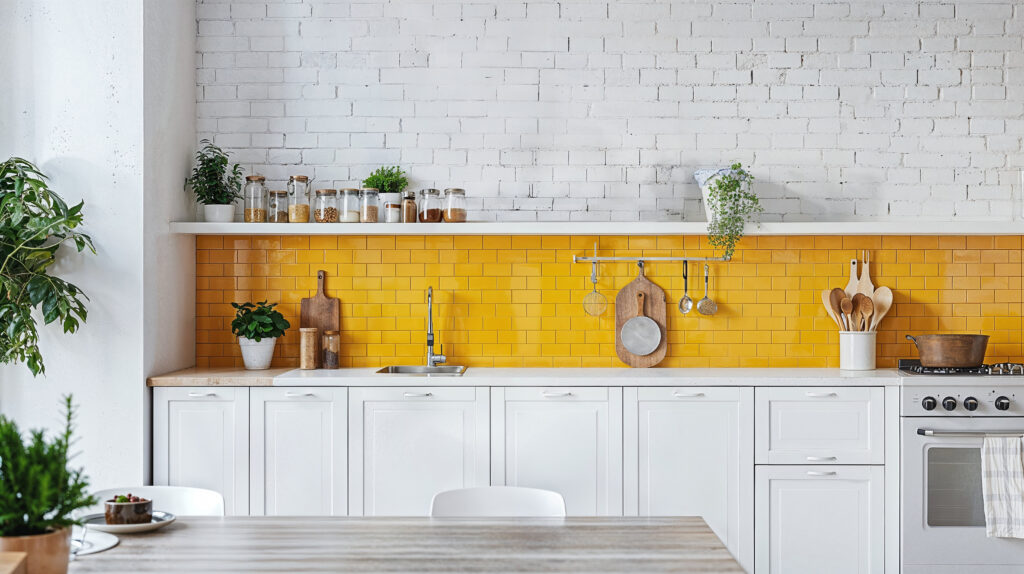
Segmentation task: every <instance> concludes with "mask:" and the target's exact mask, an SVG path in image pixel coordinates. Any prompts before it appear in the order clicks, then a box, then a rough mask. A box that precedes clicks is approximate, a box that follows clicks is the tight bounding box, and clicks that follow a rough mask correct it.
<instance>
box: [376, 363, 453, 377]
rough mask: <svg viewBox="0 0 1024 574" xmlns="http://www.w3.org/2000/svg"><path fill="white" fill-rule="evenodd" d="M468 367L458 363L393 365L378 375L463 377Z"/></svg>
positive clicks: (380, 371)
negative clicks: (434, 365) (429, 365)
mask: <svg viewBox="0 0 1024 574" xmlns="http://www.w3.org/2000/svg"><path fill="white" fill-rule="evenodd" d="M465 372H466V367H463V366H458V365H438V366H436V367H428V366H426V365H391V366H387V367H384V368H383V369H380V370H379V371H377V374H378V375H408V376H428V377H461V376H462V375H463V373H465Z"/></svg>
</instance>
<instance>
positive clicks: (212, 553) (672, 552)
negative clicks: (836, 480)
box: [69, 517, 743, 573]
mask: <svg viewBox="0 0 1024 574" xmlns="http://www.w3.org/2000/svg"><path fill="white" fill-rule="evenodd" d="M69 571H70V572H71V573H80V572H137V573H147V572H189V573H194V572H295V573H298V572H439V571H446V572H743V569H742V568H740V566H739V564H738V563H737V562H736V561H735V560H734V559H733V557H732V556H731V555H730V554H729V551H728V550H726V548H725V546H724V545H723V544H722V541H721V540H719V539H718V537H717V536H716V535H715V533H714V532H713V531H712V530H711V529H710V528H708V525H707V524H706V523H705V522H704V520H703V519H701V518H697V517H680V518H636V517H632V518H631V517H602V518H564V519H563V518H466V519H463V518H356V517H351V518H343V517H315V518H312V517H310V518H307V517H225V518H209V517H179V518H178V520H177V521H176V522H174V523H173V524H170V525H168V526H167V527H165V528H163V529H161V530H157V531H155V532H150V533H146V534H123V535H120V544H118V545H117V546H115V547H114V548H111V549H110V550H106V551H104V552H100V553H97V554H90V555H87V556H81V557H79V558H77V559H76V560H75V561H74V562H72V563H71V566H70V569H69Z"/></svg>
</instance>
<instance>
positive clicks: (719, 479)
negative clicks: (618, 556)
mask: <svg viewBox="0 0 1024 574" xmlns="http://www.w3.org/2000/svg"><path fill="white" fill-rule="evenodd" d="M753 419H754V390H753V388H751V387H741V388H736V387H732V388H730V387H707V388H696V387H678V388H671V387H645V388H625V389H623V429H624V434H623V437H624V439H623V459H624V461H625V472H624V474H623V483H624V487H623V492H624V497H625V500H624V508H625V514H626V515H627V516H701V517H703V518H704V520H705V522H707V523H708V525H709V526H710V527H711V529H712V530H714V531H715V534H717V535H718V537H719V538H720V539H721V540H722V541H723V542H724V543H725V545H726V546H727V547H728V548H729V551H730V552H732V554H733V556H734V557H736V559H737V560H738V561H739V562H740V564H741V565H742V566H743V567H744V568H745V569H746V570H748V571H752V570H753V555H754V497H753V494H754V423H753Z"/></svg>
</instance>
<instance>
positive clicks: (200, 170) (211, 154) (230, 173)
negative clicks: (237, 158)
mask: <svg viewBox="0 0 1024 574" xmlns="http://www.w3.org/2000/svg"><path fill="white" fill-rule="evenodd" d="M199 143H200V144H202V147H201V148H200V149H199V151H197V152H196V165H195V167H193V168H192V175H191V176H190V177H188V178H186V179H185V185H186V186H190V187H191V188H192V193H194V194H195V196H196V200H197V201H199V203H201V204H203V215H204V217H205V219H206V221H214V222H218V223H227V222H230V221H232V220H233V219H234V218H235V207H234V205H232V202H234V201H235V200H236V199H238V198H240V197H241V196H242V168H241V167H240V166H239V165H238V164H237V163H236V164H235V165H233V166H231V169H230V170H229V169H228V163H229V162H228V154H227V152H225V151H224V150H222V149H220V148H219V147H217V146H215V145H213V142H211V141H210V140H202V141H201V142H199Z"/></svg>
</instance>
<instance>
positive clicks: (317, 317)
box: [299, 269, 341, 366]
mask: <svg viewBox="0 0 1024 574" xmlns="http://www.w3.org/2000/svg"><path fill="white" fill-rule="evenodd" d="M326 277H327V272H326V271H324V270H322V269H321V270H320V271H317V272H316V295H313V296H312V297H306V298H304V299H303V300H302V302H301V304H300V307H299V327H315V328H316V329H317V330H318V331H317V334H316V339H317V353H316V357H317V361H316V362H317V366H319V365H320V351H319V347H320V345H319V342H320V341H321V340H322V339H323V336H324V331H340V330H341V301H339V300H338V299H337V298H336V297H328V296H327V294H326V293H324V279H325V278H326Z"/></svg>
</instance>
